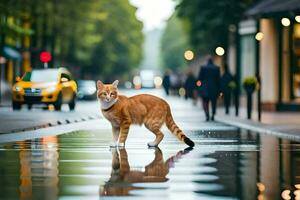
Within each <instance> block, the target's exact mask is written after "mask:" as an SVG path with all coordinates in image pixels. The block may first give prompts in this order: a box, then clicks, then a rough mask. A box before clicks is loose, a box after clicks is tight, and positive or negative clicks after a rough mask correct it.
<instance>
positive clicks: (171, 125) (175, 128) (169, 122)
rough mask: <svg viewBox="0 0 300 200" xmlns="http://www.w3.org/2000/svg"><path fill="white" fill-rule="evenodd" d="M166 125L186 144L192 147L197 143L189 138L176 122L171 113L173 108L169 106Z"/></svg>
mask: <svg viewBox="0 0 300 200" xmlns="http://www.w3.org/2000/svg"><path fill="white" fill-rule="evenodd" d="M165 123H166V125H167V127H168V129H169V130H170V131H171V132H172V133H173V134H174V135H175V136H176V137H177V138H178V139H179V140H180V141H183V142H184V143H185V144H187V145H189V146H190V147H194V146H195V143H194V142H193V141H192V140H191V139H190V138H188V137H187V136H186V135H185V134H184V133H183V132H182V130H181V129H180V128H179V127H178V126H177V124H176V123H175V122H174V119H173V117H172V114H171V109H170V107H168V110H167V116H166V122H165Z"/></svg>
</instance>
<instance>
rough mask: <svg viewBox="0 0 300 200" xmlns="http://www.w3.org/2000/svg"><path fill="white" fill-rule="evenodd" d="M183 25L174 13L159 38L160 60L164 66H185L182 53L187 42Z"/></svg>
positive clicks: (187, 47)
mask: <svg viewBox="0 0 300 200" xmlns="http://www.w3.org/2000/svg"><path fill="white" fill-rule="evenodd" d="M183 27H184V25H183V21H182V20H180V19H178V17H177V16H176V14H173V15H172V16H171V17H170V19H169V20H168V22H167V26H166V28H165V31H164V33H163V35H162V39H161V54H162V61H161V62H162V66H163V67H164V68H172V69H177V68H180V67H183V66H186V61H185V59H184V57H183V54H184V52H185V51H186V50H187V49H189V44H188V36H187V33H186V31H184V30H183Z"/></svg>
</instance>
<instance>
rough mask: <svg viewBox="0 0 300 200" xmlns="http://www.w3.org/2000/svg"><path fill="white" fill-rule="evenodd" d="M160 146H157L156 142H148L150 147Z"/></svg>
mask: <svg viewBox="0 0 300 200" xmlns="http://www.w3.org/2000/svg"><path fill="white" fill-rule="evenodd" d="M157 146H158V144H156V143H155V142H148V147H157Z"/></svg>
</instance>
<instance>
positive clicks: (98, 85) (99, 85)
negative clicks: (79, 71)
mask: <svg viewBox="0 0 300 200" xmlns="http://www.w3.org/2000/svg"><path fill="white" fill-rule="evenodd" d="M103 87H104V84H103V83H102V81H100V80H98V81H97V88H98V89H101V88H103Z"/></svg>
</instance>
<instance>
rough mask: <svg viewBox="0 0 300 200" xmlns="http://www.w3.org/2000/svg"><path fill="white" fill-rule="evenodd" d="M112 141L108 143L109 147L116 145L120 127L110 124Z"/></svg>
mask: <svg viewBox="0 0 300 200" xmlns="http://www.w3.org/2000/svg"><path fill="white" fill-rule="evenodd" d="M112 133H113V142H112V143H111V144H110V145H109V146H110V147H117V146H118V139H119V134H120V127H117V126H114V125H112Z"/></svg>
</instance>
